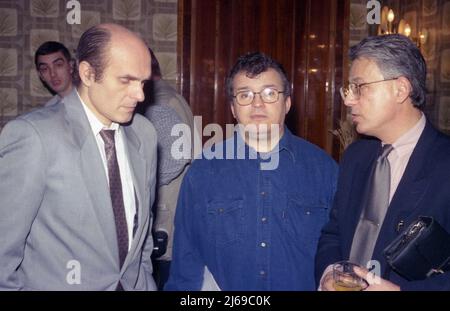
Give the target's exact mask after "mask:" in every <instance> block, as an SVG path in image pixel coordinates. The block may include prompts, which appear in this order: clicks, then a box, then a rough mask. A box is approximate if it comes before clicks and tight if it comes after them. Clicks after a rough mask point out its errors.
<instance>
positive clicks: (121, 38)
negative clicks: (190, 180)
mask: <svg viewBox="0 0 450 311" xmlns="http://www.w3.org/2000/svg"><path fill="white" fill-rule="evenodd" d="M77 56H78V61H79V64H78V71H79V78H80V81H79V82H78V83H77V84H78V85H77V88H76V89H74V90H73V91H72V92H71V93H70V94H69V95H67V96H66V97H64V98H63V99H62V101H61V104H58V105H52V106H47V107H44V108H41V109H38V110H35V111H33V112H31V113H28V114H25V115H22V116H20V117H18V118H17V119H16V120H13V121H11V122H10V123H8V124H7V125H6V126H5V128H4V129H3V131H2V133H1V135H0V181H1V182H0V215H1V217H0V262H1V265H0V289H24V290H122V289H124V290H154V289H155V288H156V286H155V282H154V280H153V278H152V270H153V269H152V265H151V260H150V254H151V252H152V249H153V241H152V238H151V223H152V217H151V212H150V209H149V206H151V204H152V203H153V200H154V192H155V190H154V188H155V173H156V132H155V129H154V128H153V126H152V125H151V123H150V122H148V120H146V119H145V118H144V117H142V116H139V115H135V116H134V117H133V113H134V109H135V107H136V104H137V103H138V102H140V101H143V100H144V93H143V90H142V87H143V83H144V82H145V81H146V80H148V79H149V78H150V74H151V70H150V68H151V67H150V61H151V57H150V54H149V52H148V48H147V47H146V45H145V43H144V42H143V41H142V40H141V39H140V38H138V37H137V36H136V35H135V34H134V33H132V32H131V31H129V30H127V29H125V28H123V27H121V26H118V25H114V24H102V25H98V26H94V27H92V28H90V29H89V30H87V31H86V32H85V33H84V34H83V35H82V37H81V38H80V42H79V45H78V48H77Z"/></svg>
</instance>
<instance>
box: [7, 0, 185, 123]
mask: <svg viewBox="0 0 450 311" xmlns="http://www.w3.org/2000/svg"><path fill="white" fill-rule="evenodd" d="M79 3H80V4H81V23H80V24H79V25H77V24H74V25H70V24H68V23H67V21H66V15H67V14H68V12H69V11H70V9H66V4H67V1H65V0H19V1H10V0H0V130H1V128H2V127H3V125H4V124H6V122H8V121H9V120H11V119H13V118H14V117H15V116H17V115H19V114H21V113H23V112H26V111H29V110H31V109H33V108H34V107H37V106H39V105H42V104H43V103H45V102H46V101H47V100H48V99H49V98H50V97H51V96H50V94H49V93H48V91H47V90H46V89H45V88H44V87H43V86H42V84H41V82H40V80H39V78H38V75H37V72H36V69H35V67H34V52H35V51H36V49H37V47H39V45H40V44H41V43H43V42H45V41H48V40H54V41H60V42H62V43H64V44H65V45H66V46H67V47H68V48H69V50H70V51H71V52H72V54H74V50H75V49H76V46H77V44H78V40H79V38H80V36H81V34H82V33H83V32H84V31H85V30H86V29H88V28H89V27H91V26H93V25H95V24H98V23H104V22H114V23H118V24H121V25H124V26H126V27H127V28H129V29H131V30H133V31H135V32H137V33H140V34H141V36H142V37H143V38H144V40H145V41H146V42H147V44H149V46H150V47H152V49H153V50H154V51H155V53H156V56H157V58H158V60H159V62H160V64H161V70H162V73H163V75H164V77H165V78H166V79H168V80H169V82H172V83H173V84H174V83H175V79H176V70H177V67H176V40H177V0H100V1H88V0H79Z"/></svg>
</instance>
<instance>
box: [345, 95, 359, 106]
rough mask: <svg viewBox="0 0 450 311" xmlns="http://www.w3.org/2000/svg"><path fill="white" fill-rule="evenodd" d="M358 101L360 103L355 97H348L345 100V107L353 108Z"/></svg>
mask: <svg viewBox="0 0 450 311" xmlns="http://www.w3.org/2000/svg"><path fill="white" fill-rule="evenodd" d="M357 101H358V100H357V99H355V98H354V97H353V96H347V97H346V98H345V99H344V105H345V106H347V107H351V106H353V105H354V104H355V103H356V102H357Z"/></svg>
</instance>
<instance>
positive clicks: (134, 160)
mask: <svg viewBox="0 0 450 311" xmlns="http://www.w3.org/2000/svg"><path fill="white" fill-rule="evenodd" d="M123 129H124V133H125V135H124V136H125V142H124V145H125V152H126V153H127V157H128V161H129V163H130V169H131V175H132V177H133V185H134V189H135V192H136V195H135V198H136V212H137V214H138V226H137V229H136V233H135V235H134V239H133V243H132V244H131V248H130V251H129V252H128V256H127V257H126V259H125V262H124V264H123V267H126V265H127V264H128V261H129V260H130V258H133V257H134V254H135V252H136V250H139V249H140V245H142V242H143V239H144V238H145V236H143V235H142V232H143V230H144V227H145V226H144V224H145V220H146V218H147V217H148V213H149V209H150V206H146V205H147V203H146V202H147V201H146V200H145V195H144V194H145V193H146V191H149V190H148V189H144V187H145V185H146V182H145V180H146V172H147V167H146V160H145V159H144V158H143V156H142V155H141V153H140V152H139V150H140V146H141V143H140V141H139V138H138V137H137V136H136V133H135V132H134V130H133V129H132V127H131V126H124V127H123Z"/></svg>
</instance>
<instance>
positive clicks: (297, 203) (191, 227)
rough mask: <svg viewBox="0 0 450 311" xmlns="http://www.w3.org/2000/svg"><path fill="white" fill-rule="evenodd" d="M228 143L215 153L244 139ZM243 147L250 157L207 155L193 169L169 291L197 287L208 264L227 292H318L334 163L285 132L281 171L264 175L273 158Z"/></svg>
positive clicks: (185, 187) (182, 202)
mask: <svg viewBox="0 0 450 311" xmlns="http://www.w3.org/2000/svg"><path fill="white" fill-rule="evenodd" d="M230 139H231V141H230V140H227V141H225V142H223V143H220V144H218V145H216V146H215V147H216V148H215V150H216V151H217V150H219V151H220V150H222V149H223V154H225V153H226V152H227V151H226V150H227V146H231V145H233V144H234V146H235V147H236V144H237V145H238V146H239V145H240V144H238V142H239V140H242V139H241V138H240V135H238V134H235V135H234V137H233V138H230ZM230 142H231V145H230ZM243 145H244V146H245V147H244V148H245V151H246V152H247V153H246V155H247V156H246V157H245V159H239V158H238V157H237V156H236V154H238V152H235V158H234V159H229V156H227V158H226V159H217V158H215V159H207V158H206V157H208V154H207V152H204V154H203V158H202V159H198V160H195V161H194V162H193V164H192V166H191V168H190V169H189V170H188V172H187V174H186V176H185V178H184V180H183V184H182V186H181V190H180V195H179V198H178V206H177V212H176V217H175V238H174V248H173V250H174V251H173V259H172V264H171V272H170V277H169V280H168V283H167V284H166V287H165V289H166V290H199V289H200V288H201V286H202V283H203V271H204V267H205V266H207V267H208V269H209V271H211V273H212V275H213V277H214V279H215V281H216V282H217V284H218V285H219V287H220V288H221V289H222V290H314V289H315V282H314V256H315V253H316V247H317V242H318V239H319V235H320V231H321V229H322V226H323V225H324V224H325V223H326V222H327V220H328V211H329V209H330V206H331V202H332V199H333V195H334V191H335V187H336V177H337V166H336V163H335V162H334V161H333V160H332V159H331V158H330V157H329V156H328V155H327V154H326V153H325V152H324V151H323V150H321V149H320V148H318V147H316V146H314V145H312V144H310V143H308V142H306V141H305V140H303V139H300V138H298V137H296V136H294V135H292V133H291V132H290V131H289V130H288V129H287V128H285V132H284V135H283V137H282V139H281V140H280V142H279V145H278V147H279V148H278V150H279V153H278V155H279V163H278V167H277V168H276V169H273V170H270V169H269V170H261V164H262V163H264V162H267V161H268V159H267V157H262V156H261V155H260V154H258V153H256V152H255V151H254V149H252V148H250V147H248V146H247V145H245V144H243ZM228 149H230V148H228ZM234 149H235V150H239V147H238V148H234ZM275 150H277V149H275ZM250 155H253V157H252V156H250ZM224 157H225V156H224ZM209 158H210V157H209Z"/></svg>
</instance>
